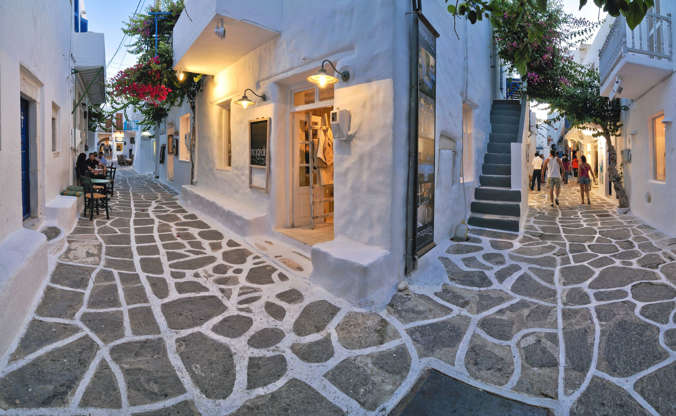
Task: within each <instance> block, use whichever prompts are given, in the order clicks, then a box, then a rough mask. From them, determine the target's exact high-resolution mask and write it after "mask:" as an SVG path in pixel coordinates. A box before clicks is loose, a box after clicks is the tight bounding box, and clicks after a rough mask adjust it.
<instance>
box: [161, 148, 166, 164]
mask: <svg viewBox="0 0 676 416" xmlns="http://www.w3.org/2000/svg"><path fill="white" fill-rule="evenodd" d="M166 147H167V146H166V145H164V144H163V145H162V146H160V163H161V164H164V151H165V149H166Z"/></svg>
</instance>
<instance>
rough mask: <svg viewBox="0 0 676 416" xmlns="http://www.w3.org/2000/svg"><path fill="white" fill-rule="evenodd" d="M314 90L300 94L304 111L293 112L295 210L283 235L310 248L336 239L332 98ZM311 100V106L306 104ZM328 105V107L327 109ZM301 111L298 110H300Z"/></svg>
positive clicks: (282, 231) (293, 208) (293, 200)
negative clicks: (334, 227)
mask: <svg viewBox="0 0 676 416" xmlns="http://www.w3.org/2000/svg"><path fill="white" fill-rule="evenodd" d="M332 92H333V91H331V94H330V100H329V99H325V100H321V101H320V98H328V97H327V95H328V94H326V92H325V91H322V93H320V92H319V91H318V90H317V89H315V88H309V89H306V90H303V91H300V93H301V94H303V95H304V97H303V98H302V100H303V101H301V102H300V103H298V100H299V98H298V97H297V95H298V94H299V93H298V92H297V93H295V94H294V97H295V99H294V103H296V104H297V105H298V104H301V105H302V107H301V108H302V109H300V110H301V111H294V112H292V113H291V129H292V132H291V138H292V140H291V146H292V149H291V150H292V155H293V163H292V164H291V167H292V174H291V178H292V184H293V185H292V190H293V192H292V211H291V228H285V229H281V230H279V231H280V232H281V233H282V234H284V235H286V236H288V237H291V238H293V239H295V240H298V241H300V242H302V243H304V244H307V245H310V246H311V245H314V244H317V243H321V242H323V241H330V240H333V237H334V234H333V209H334V199H333V195H334V194H333V156H334V152H333V133H332V132H331V125H330V123H329V116H330V113H331V110H332V109H333V106H332V105H331V104H333V102H332V99H333V94H332ZM307 101H311V103H310V105H306V104H304V103H305V102H307ZM326 104H329V105H328V106H326ZM297 109H298V108H297Z"/></svg>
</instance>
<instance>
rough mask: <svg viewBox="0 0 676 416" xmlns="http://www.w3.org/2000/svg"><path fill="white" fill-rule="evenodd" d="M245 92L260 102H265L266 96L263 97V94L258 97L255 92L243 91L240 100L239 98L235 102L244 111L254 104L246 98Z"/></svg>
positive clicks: (248, 89) (249, 89)
mask: <svg viewBox="0 0 676 416" xmlns="http://www.w3.org/2000/svg"><path fill="white" fill-rule="evenodd" d="M247 91H251V93H252V94H253V95H255V96H256V97H258V98H260V99H261V101H265V100H266V99H267V98H266V96H265V94H263V95H258V94H256V92H255V91H254V90H252V89H251V88H247V89H245V90H244V93H242V98H240V99H239V100H237V101H235V102H236V103H237V104H239V105H241V106H242V108H244V109H246V108H247V107H249V106H250V105H252V104H254V102H253V101H251V100H250V99H249V97H247V96H246V92H247Z"/></svg>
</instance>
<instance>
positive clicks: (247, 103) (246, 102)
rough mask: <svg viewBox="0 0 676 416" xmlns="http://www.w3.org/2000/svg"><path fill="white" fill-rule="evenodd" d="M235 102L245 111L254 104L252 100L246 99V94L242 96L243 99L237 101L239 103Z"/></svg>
mask: <svg viewBox="0 0 676 416" xmlns="http://www.w3.org/2000/svg"><path fill="white" fill-rule="evenodd" d="M235 102H236V103H237V104H239V105H241V106H242V108H244V109H246V108H247V107H249V106H250V105H251V104H253V101H251V100H250V99H248V98H247V97H246V94H244V95H242V98H240V99H239V100H237V101H235Z"/></svg>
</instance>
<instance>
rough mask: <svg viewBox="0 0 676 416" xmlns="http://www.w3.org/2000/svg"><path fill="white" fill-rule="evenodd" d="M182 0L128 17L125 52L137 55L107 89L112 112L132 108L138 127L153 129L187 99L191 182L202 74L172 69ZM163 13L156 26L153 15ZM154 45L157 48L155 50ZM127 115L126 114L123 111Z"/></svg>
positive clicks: (164, 3) (162, 4)
mask: <svg viewBox="0 0 676 416" xmlns="http://www.w3.org/2000/svg"><path fill="white" fill-rule="evenodd" d="M183 8H184V5H183V0H163V1H162V2H161V4H160V7H159V8H156V7H155V6H150V7H149V8H148V9H147V10H146V11H145V13H139V14H137V15H135V16H132V17H130V19H129V22H127V23H126V24H125V26H124V27H123V29H122V31H123V32H124V33H125V35H127V36H128V37H129V38H130V39H131V40H132V41H131V43H130V44H129V45H128V52H129V53H132V54H134V55H136V56H137V57H138V58H137V64H136V65H134V66H132V67H130V68H126V69H123V70H122V71H120V72H119V73H118V74H117V75H115V76H114V77H113V78H112V80H111V82H110V85H109V86H108V91H109V93H108V100H109V104H110V105H111V107H112V113H115V112H118V111H121V110H125V109H127V108H130V107H131V108H134V109H135V110H136V111H138V112H140V113H141V114H142V115H143V120H142V121H140V124H141V125H142V126H144V127H146V128H149V127H151V126H154V127H155V130H156V131H157V129H158V127H159V123H160V122H161V121H163V120H164V119H166V117H167V116H168V114H169V110H170V109H171V108H172V107H176V106H180V105H181V104H183V102H184V100H186V99H187V100H188V102H189V104H190V110H191V112H192V115H193V117H191V120H192V122H191V126H190V129H191V137H192V140H191V143H190V146H189V151H190V160H191V164H192V166H191V183H192V182H193V179H194V160H195V158H194V151H195V139H194V138H195V123H194V120H195V117H194V116H195V100H196V97H197V94H198V93H199V91H200V90H201V89H202V86H203V77H202V75H201V74H195V73H190V72H185V73H181V72H177V71H175V70H174V69H173V63H174V53H173V45H172V42H171V39H172V32H173V29H174V26H175V25H176V22H177V21H178V18H179V17H180V15H181V12H182V11H183ZM159 11H162V12H165V13H167V14H166V15H163V16H162V18H161V19H160V20H158V22H157V42H156V39H155V36H156V33H155V31H156V26H155V19H154V16H153V15H152V14H151V13H152V12H159ZM156 44H157V48H156ZM125 115H126V112H125Z"/></svg>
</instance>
